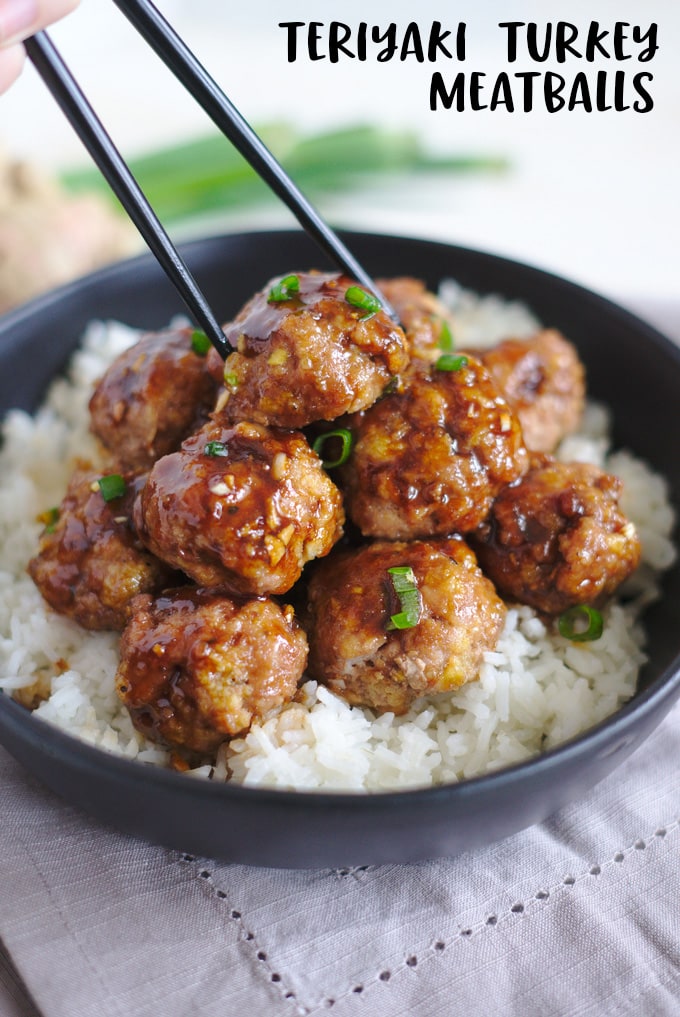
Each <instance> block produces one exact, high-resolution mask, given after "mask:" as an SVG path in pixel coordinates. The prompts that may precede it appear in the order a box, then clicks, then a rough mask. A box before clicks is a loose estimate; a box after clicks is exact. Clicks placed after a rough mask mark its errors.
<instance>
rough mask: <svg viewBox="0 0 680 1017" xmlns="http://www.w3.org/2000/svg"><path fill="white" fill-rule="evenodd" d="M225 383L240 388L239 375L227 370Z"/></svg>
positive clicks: (230, 386)
mask: <svg viewBox="0 0 680 1017" xmlns="http://www.w3.org/2000/svg"><path fill="white" fill-rule="evenodd" d="M224 384H225V385H228V386H229V388H238V375H237V374H232V373H231V372H230V371H225V372H224Z"/></svg>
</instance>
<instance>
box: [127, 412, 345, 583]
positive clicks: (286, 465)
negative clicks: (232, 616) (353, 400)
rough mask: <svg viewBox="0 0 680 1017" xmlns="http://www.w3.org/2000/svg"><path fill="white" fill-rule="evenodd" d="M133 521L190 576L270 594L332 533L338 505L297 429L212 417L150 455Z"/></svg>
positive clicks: (334, 536)
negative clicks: (175, 444) (162, 452)
mask: <svg viewBox="0 0 680 1017" xmlns="http://www.w3.org/2000/svg"><path fill="white" fill-rule="evenodd" d="M135 522H136V525H137V528H138V532H139V534H140V537H141V539H142V540H143V541H144V543H145V544H146V545H147V547H149V548H150V550H152V551H153V553H154V554H157V555H158V557H159V558H162V559H163V561H166V562H168V564H170V565H172V566H173V567H175V568H178V569H181V570H182V571H183V572H185V573H186V574H187V575H188V576H190V577H191V578H192V579H194V580H195V581H196V582H197V583H199V584H201V585H203V586H221V587H223V588H225V589H226V590H228V591H229V592H231V593H236V594H269V593H271V594H277V593H285V592H286V591H287V590H289V589H290V588H291V586H293V584H294V583H295V582H296V581H297V579H298V578H299V576H300V573H301V572H302V569H303V567H304V565H305V564H306V563H307V562H308V561H310V560H311V559H312V558H317V557H320V556H322V555H325V554H327V553H328V551H330V549H331V547H332V546H333V544H334V543H335V542H336V541H337V540H339V538H340V537H341V536H342V526H343V522H344V512H343V508H342V498H341V495H340V492H339V491H338V489H337V488H336V486H335V485H334V484H333V482H332V481H331V480H330V479H329V478H328V476H327V475H326V473H325V472H324V470H323V467H322V465H321V460H320V459H319V457H318V456H317V454H316V453H315V452H314V451H313V450H312V449H311V448H310V447H309V445H308V443H307V441H306V439H305V438H304V436H303V435H302V434H300V433H297V432H294V431H283V430H274V429H270V428H266V427H263V426H262V425H258V424H245V423H242V424H237V425H236V426H235V427H228V426H225V425H221V424H220V423H219V422H217V421H214V422H211V423H210V424H207V425H206V426H205V427H204V428H203V429H202V430H201V431H198V432H197V433H196V434H195V435H192V437H191V438H188V439H187V440H186V441H185V442H184V443H183V445H182V447H181V449H180V450H179V451H177V452H173V453H172V454H171V455H168V456H164V457H163V458H162V459H159V460H158V461H157V462H156V464H155V466H154V467H153V469H152V470H151V472H150V474H149V477H148V480H147V482H146V485H145V487H144V490H143V491H142V493H141V496H140V498H139V501H138V502H137V511H136V513H135Z"/></svg>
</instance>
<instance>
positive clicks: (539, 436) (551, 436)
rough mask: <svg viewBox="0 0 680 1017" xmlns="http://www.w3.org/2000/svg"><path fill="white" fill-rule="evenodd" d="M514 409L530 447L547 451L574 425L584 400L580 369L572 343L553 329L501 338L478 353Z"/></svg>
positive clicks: (573, 428)
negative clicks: (519, 336) (527, 335)
mask: <svg viewBox="0 0 680 1017" xmlns="http://www.w3.org/2000/svg"><path fill="white" fill-rule="evenodd" d="M479 357H480V360H481V361H482V363H483V364H484V366H485V367H486V368H488V370H489V371H490V372H491V375H492V377H493V379H494V381H495V382H496V384H497V385H498V387H499V388H500V390H501V392H502V393H503V395H504V396H505V398H506V399H507V401H508V402H509V403H510V406H511V407H512V409H513V410H514V411H515V413H516V414H517V417H518V418H519V422H520V424H521V425H522V434H523V436H524V444H525V445H526V447H527V448H528V449H529V450H530V451H531V452H553V451H554V450H555V449H556V448H557V445H558V444H559V443H560V441H561V440H562V438H564V437H565V436H566V435H567V434H570V433H571V432H572V431H575V430H576V428H577V427H578V425H579V422H580V420H581V416H582V414H583V407H584V403H585V370H584V367H583V364H582V363H581V361H580V359H579V356H578V353H577V352H576V349H575V347H574V346H572V344H571V343H570V342H567V340H566V339H565V338H564V336H562V335H561V334H560V333H559V332H557V331H556V330H555V329H551V328H550V329H544V330H543V331H542V332H537V333H536V335H534V336H532V337H531V338H529V339H506V340H504V341H503V342H501V343H499V344H498V345H497V346H494V347H492V348H491V349H489V350H485V351H484V352H483V353H480V354H479Z"/></svg>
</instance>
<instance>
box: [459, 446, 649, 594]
mask: <svg viewBox="0 0 680 1017" xmlns="http://www.w3.org/2000/svg"><path fill="white" fill-rule="evenodd" d="M620 491H621V481H620V480H619V479H618V478H617V477H614V476H612V475H611V474H609V473H604V472H603V471H602V470H600V469H599V468H598V467H597V466H592V465H590V464H586V463H559V462H555V461H553V460H551V459H549V458H548V457H547V456H545V457H544V456H537V457H536V459H535V465H532V469H531V470H530V471H529V473H527V474H526V476H525V477H523V478H522V480H520V481H519V483H517V484H513V485H511V486H510V487H506V488H505V489H504V490H503V491H501V493H500V494H499V495H498V497H497V498H496V500H495V501H494V504H493V508H492V510H491V513H490V515H489V518H488V519H487V520H486V521H485V522H484V523H483V524H482V526H480V528H479V529H478V530H477V532H476V533H475V534H474V536H473V537H471V540H472V542H473V547H474V548H475V550H476V552H477V556H478V558H479V561H480V564H481V566H482V568H483V569H484V572H485V573H486V575H488V576H489V578H490V579H491V580H492V581H493V582H494V583H495V585H496V588H497V589H498V591H499V593H501V594H502V595H503V596H505V597H508V598H512V599H513V600H517V601H519V602H520V603H522V604H529V605H530V606H531V607H534V608H536V610H538V611H544V612H545V613H547V614H560V613H561V612H563V611H565V610H567V609H568V608H570V607H573V606H575V605H577V604H588V605H596V604H598V603H600V602H602V601H603V600H604V599H606V598H607V597H609V596H611V595H612V594H613V593H614V591H615V590H616V588H617V587H618V586H619V585H620V584H621V583H622V582H623V580H624V579H626V578H627V577H628V576H629V575H630V574H631V572H633V570H634V569H635V568H636V567H637V565H638V562H639V560H640V541H639V539H638V536H637V533H636V532H635V528H634V526H633V524H632V523H631V522H630V521H629V520H628V519H626V517H625V516H624V515H623V514H622V513H621V512H620V510H619V508H618V498H619V495H620Z"/></svg>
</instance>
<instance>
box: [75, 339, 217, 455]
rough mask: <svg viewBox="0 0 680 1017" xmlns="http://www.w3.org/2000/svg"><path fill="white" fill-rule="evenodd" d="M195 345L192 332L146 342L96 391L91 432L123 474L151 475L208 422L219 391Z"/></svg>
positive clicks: (128, 354)
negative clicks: (146, 472)
mask: <svg viewBox="0 0 680 1017" xmlns="http://www.w3.org/2000/svg"><path fill="white" fill-rule="evenodd" d="M203 338H204V337H203ZM196 345H197V344H196V343H195V340H194V333H193V332H192V330H191V329H189V328H183V329H176V330H173V331H168V332H154V333H150V334H149V335H145V336H142V338H141V339H140V340H139V342H137V343H135V345H134V346H131V347H130V348H129V349H127V350H125V352H124V353H122V354H121V355H120V356H119V357H117V358H116V360H114V361H113V363H112V364H111V366H110V367H109V368H108V370H107V371H106V373H105V374H104V376H103V377H102V379H101V381H100V382H99V384H98V385H97V387H96V388H95V390H94V393H93V395H92V398H91V400H90V415H91V425H90V426H91V430H92V431H93V433H94V434H96V436H97V437H98V438H99V440H100V441H101V443H102V444H103V445H104V446H105V447H106V448H107V449H108V450H109V452H110V453H111V455H112V456H113V458H114V459H115V461H116V462H117V463H118V464H119V466H120V468H122V469H125V470H137V471H139V470H148V469H149V467H151V466H152V465H153V463H154V462H155V461H156V459H158V458H159V457H160V456H164V455H167V453H168V452H174V451H175V449H177V448H179V446H180V444H181V442H182V441H183V440H184V438H186V437H187V436H188V435H189V434H191V432H192V431H195V430H197V429H198V428H199V427H200V426H201V425H202V424H203V423H205V421H206V420H207V418H208V414H209V413H210V411H211V410H212V409H213V408H214V405H215V401H216V399H217V391H218V386H217V382H216V381H215V379H214V378H213V377H212V375H211V374H210V372H209V371H208V368H207V360H206V352H207V351H206V350H205V349H204V348H203V347H202V346H198V351H197V349H195V348H194V347H195V346H196Z"/></svg>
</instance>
